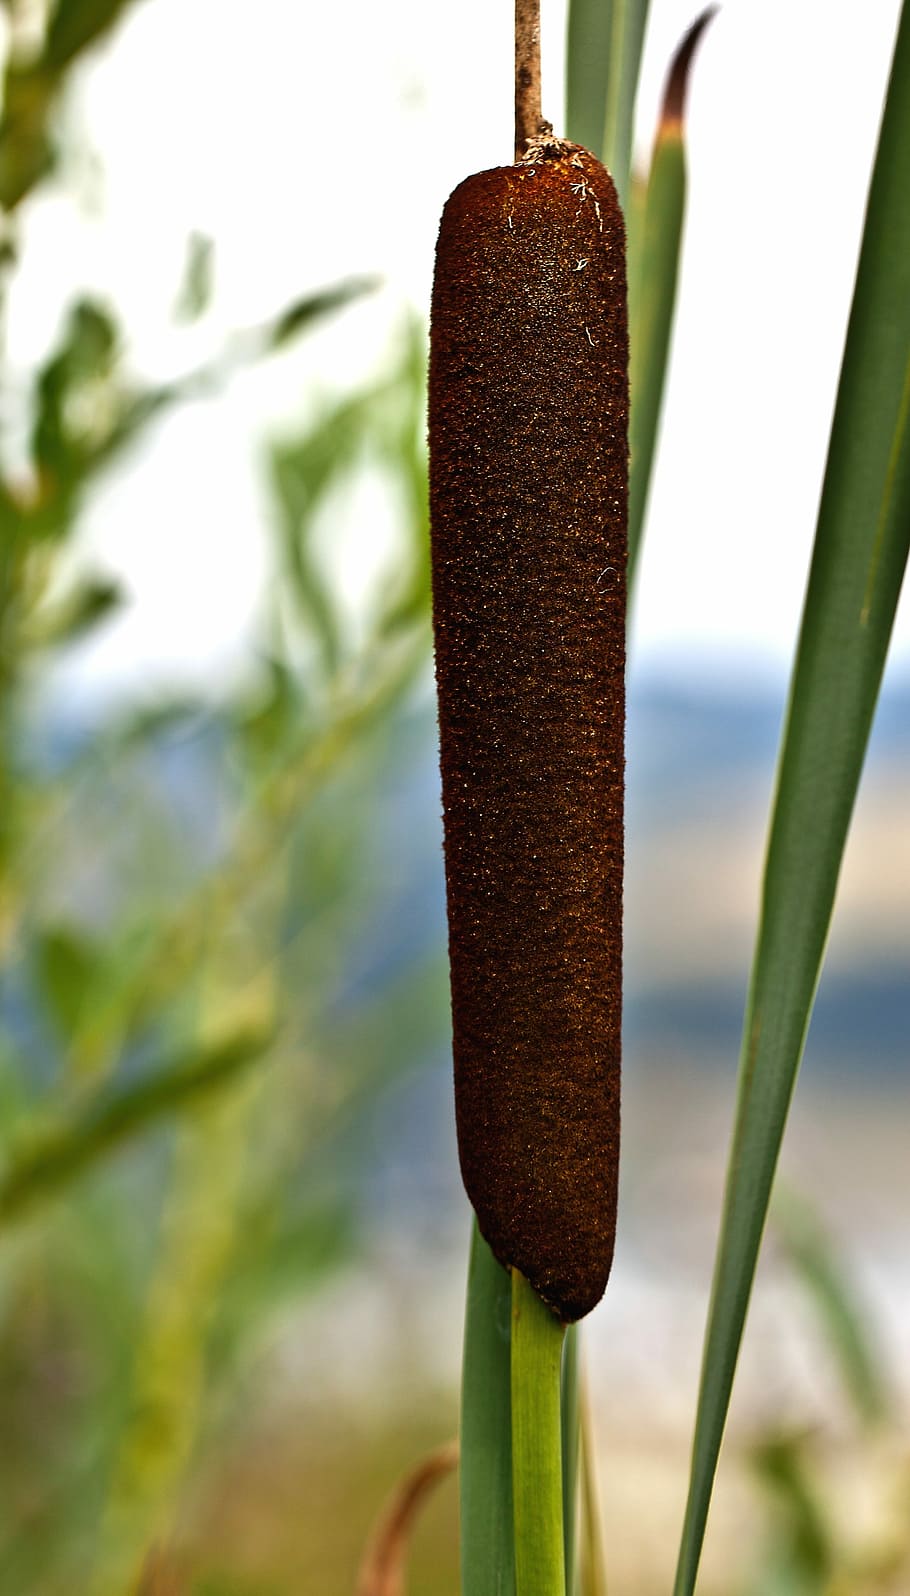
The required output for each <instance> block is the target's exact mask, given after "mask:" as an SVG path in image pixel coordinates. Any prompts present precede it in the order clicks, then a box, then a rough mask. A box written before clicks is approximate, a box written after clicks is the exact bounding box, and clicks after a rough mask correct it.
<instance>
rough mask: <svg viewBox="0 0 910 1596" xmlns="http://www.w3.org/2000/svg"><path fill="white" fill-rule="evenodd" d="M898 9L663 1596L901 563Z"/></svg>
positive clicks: (713, 1455)
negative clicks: (686, 1473)
mask: <svg viewBox="0 0 910 1596" xmlns="http://www.w3.org/2000/svg"><path fill="white" fill-rule="evenodd" d="M908 352H910V7H908V6H907V5H905V6H904V8H903V11H902V15H901V20H900V24H899V28H898V35H897V42H896V45H895V53H894V61H893V66H892V73H891V81H890V86H889V91H888V98H887V102H886V105H885V112H884V117H883V120H882V127H881V134H880V138H879V146H878V151H877V155H876V162H875V169H874V172H873V177H872V184H871V188H870V193H869V202H868V207H867V212H866V223H865V229H864V234H863V245H862V251H861V255H860V262H859V268H858V272H857V281H856V288H855V292H854V298H853V306H852V309H851V314H850V325H849V329H848V333H847V344H846V348H845V352H844V360H843V366H842V369H841V380H840V385H839V390H838V399H837V405H836V409H835V415H834V422H833V426H832V432H831V443H830V449H829V456H828V465H827V469H826V475H825V485H824V489H823V493H822V502H821V507H820V510H819V520H818V528H817V532H816V540H815V549H814V553H813V559H812V567H811V571H810V576H809V586H808V591H807V595H806V603H805V608H804V612H803V621H802V627H801V632H800V640H799V645H798V649H797V659H796V665H795V668H794V675H793V681H792V685H791V692H790V702H789V708H788V715H787V722H786V727H785V732H784V739H783V744H782V751H781V759H780V766H779V772H778V784H777V793H776V799H775V805H774V811H773V819H772V825H771V834H770V839H769V845H768V855H767V862H766V867H765V880H764V889H763V899H762V912H761V922H760V926H759V935H758V943H757V948H756V954H755V959H754V963H753V972H752V979H751V984H750V995H749V1001H748V1005H747V1011H746V1020H745V1026H744V1040H743V1054H742V1060H741V1066H740V1089H739V1101H738V1104H737V1114H736V1129H735V1134H734V1140H733V1147H732V1152H731V1158H730V1165H729V1170H728V1176H727V1190H726V1196H725V1202H724V1214H723V1219H722V1224H721V1235H720V1240H719V1243H718V1250H717V1258H716V1264H715V1276H714V1286H713V1290H712V1299H711V1306H710V1309H709V1315H708V1328H707V1332H706V1341H705V1352H704V1361H703V1367H702V1381H701V1389H700V1395H699V1408H698V1417H697V1421H696V1433H695V1442H694V1450H693V1464H692V1474H691V1479H690V1490H689V1500H688V1503H687V1508H686V1518H685V1523H684V1527H683V1536H682V1545H681V1549H680V1560H679V1565H678V1569H677V1578H676V1585H675V1592H676V1596H691V1593H692V1592H693V1590H694V1588H695V1579H696V1574H697V1569H698V1562H699V1557H700V1553H701V1547H702V1542H703V1539H704V1531H705V1524H706V1521H707V1513H708V1506H709V1502H710V1495H711V1489H712V1485H713V1480H714V1474H715V1470H716V1466H717V1459H718V1455H719V1451H720V1445H721V1439H722V1436H723V1430H724V1425H725V1422H726V1416H727V1411H728V1407H729V1400H730V1392H731V1388H732V1383H733V1375H734V1371H735V1367H736V1360H737V1355H738V1351H739V1345H740V1341H741V1338H742V1332H743V1327H744V1324H745V1317H746V1312H747V1308H748V1303H749V1296H750V1293H751V1288H752V1281H753V1276H754V1272H755V1265H756V1261H757V1257H758V1251H759V1247H760V1243H761V1237H762V1232H763V1229H764V1224H765V1219H766V1215H767V1210H768V1202H769V1199H770V1194H771V1186H772V1182H773V1178H774V1171H775V1167H776V1162H777V1156H778V1152H779V1149H780V1143H781V1139H782V1136H783V1130H784V1125H785V1122H786V1116H787V1110H788V1108H789V1103H790V1098H791V1095H792V1092H793V1087H794V1084H795V1080H796V1073H797V1069H798V1066H799V1062H800V1058H801V1056H802V1050H803V1044H804V1041H805V1036H806V1031H807V1029H808V1023H809V1016H810V1013H811V1008H812V1003H813V999H814V996H815V989H816V986H817V983H818V978H819V973H820V969H821V961H822V957H823V953H824V946H825V940H826V937H827V933H828V926H829V924H830V918H831V912H832V908H833V903H834V895H835V891H836V887H837V880H838V874H839V871H840V864H841V858H842V855H843V850H844V845H845V842H846V835H847V829H848V826H849V821H850V816H851V814H852V810H853V803H854V800H855V797H856V791H857V788H858V785H859V779H860V774H861V771H862V763H863V758H864V755H865V749H866V744H867V741H868V737H869V732H870V729H871V725H872V718H873V714H874V711H875V705H876V701H877V697H878V690H879V686H880V682H881V677H882V673H883V670H884V664H885V657H886V654H887V648H888V643H889V639H890V635H891V629H892V625H893V620H894V614H895V611H896V608H897V602H898V597H899V594H900V587H901V582H902V578H903V572H904V569H905V566H906V562H907V556H908V550H910V358H908Z"/></svg>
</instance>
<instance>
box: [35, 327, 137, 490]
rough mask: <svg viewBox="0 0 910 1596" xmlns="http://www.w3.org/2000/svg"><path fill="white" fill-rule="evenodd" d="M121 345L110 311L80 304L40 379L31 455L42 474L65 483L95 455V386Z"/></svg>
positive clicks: (107, 369)
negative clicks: (90, 456) (93, 443)
mask: <svg viewBox="0 0 910 1596" xmlns="http://www.w3.org/2000/svg"><path fill="white" fill-rule="evenodd" d="M116 347H117V328H116V325H115V323H114V320H113V318H112V316H111V315H110V312H109V311H108V310H107V309H106V308H105V307H104V306H103V305H100V304H98V303H96V302H95V301H94V300H90V299H81V300H79V301H78V302H77V303H76V304H75V305H74V306H73V308H72V310H71V312H70V315H69V319H68V321H67V324H66V329H65V331H64V336H63V340H62V342H61V344H60V347H59V348H58V349H57V350H56V352H55V353H54V354H53V355H52V357H51V359H50V360H49V361H48V363H47V365H46V366H45V367H44V369H43V370H42V372H41V373H40V375H39V377H38V385H37V393H36V403H35V422H34V426H33V429H32V455H33V457H34V460H35V463H36V465H37V466H38V469H39V471H41V472H48V473H50V475H51V477H52V478H54V479H55V480H59V481H61V482H63V483H66V482H67V481H68V479H69V478H70V477H71V476H73V475H74V474H76V473H78V471H79V470H80V468H81V466H82V463H83V460H84V458H85V456H86V455H87V454H89V453H90V452H91V447H92V440H93V435H94V434H95V433H96V431H97V430H98V424H97V421H96V418H95V416H94V415H93V406H92V401H93V398H94V393H93V388H94V387H95V385H97V384H98V383H103V382H104V381H105V380H106V379H107V378H108V377H109V376H110V372H111V367H112V364H113V360H114V355H115V351H116ZM102 425H103V423H102Z"/></svg>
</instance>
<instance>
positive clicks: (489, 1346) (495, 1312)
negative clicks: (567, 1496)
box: [459, 1219, 515, 1596]
mask: <svg viewBox="0 0 910 1596" xmlns="http://www.w3.org/2000/svg"><path fill="white" fill-rule="evenodd" d="M511 1312H512V1285H511V1281H510V1279H509V1275H508V1273H507V1271H506V1270H505V1269H503V1268H502V1266H501V1265H500V1264H499V1263H497V1261H496V1259H495V1258H494V1257H493V1254H492V1252H491V1251H490V1249H489V1247H488V1246H487V1244H486V1242H485V1241H484V1239H483V1237H482V1236H481V1234H480V1231H479V1229H478V1228H477V1221H476V1219H475V1221H474V1225H473V1231H472V1236H471V1261H470V1264H469V1266H468V1295H467V1306H466V1312H465V1337H464V1365H463V1375H462V1390H461V1462H460V1465H459V1491H460V1498H461V1590H462V1596H515V1549H514V1525H513V1512H512V1399H511V1391H510V1382H511V1372H510V1346H511Z"/></svg>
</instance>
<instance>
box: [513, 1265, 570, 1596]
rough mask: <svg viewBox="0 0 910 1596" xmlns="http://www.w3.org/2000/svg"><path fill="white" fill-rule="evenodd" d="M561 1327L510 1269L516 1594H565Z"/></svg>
mask: <svg viewBox="0 0 910 1596" xmlns="http://www.w3.org/2000/svg"><path fill="white" fill-rule="evenodd" d="M564 1336H565V1326H564V1325H563V1324H561V1323H560V1321H559V1320H558V1319H557V1318H556V1316H555V1314H553V1313H551V1311H550V1309H549V1308H548V1307H547V1305H546V1303H545V1302H542V1301H541V1299H540V1297H538V1295H537V1293H536V1291H534V1290H533V1288H532V1287H531V1286H529V1285H528V1282H527V1281H526V1280H525V1278H524V1276H523V1275H522V1274H520V1273H519V1271H518V1270H517V1269H513V1270H512V1500H513V1504H514V1512H515V1593H516V1596H566V1571H565V1543H564V1539H563V1527H562V1526H563V1519H562V1434H561V1420H560V1375H561V1370H562V1348H563V1339H564Z"/></svg>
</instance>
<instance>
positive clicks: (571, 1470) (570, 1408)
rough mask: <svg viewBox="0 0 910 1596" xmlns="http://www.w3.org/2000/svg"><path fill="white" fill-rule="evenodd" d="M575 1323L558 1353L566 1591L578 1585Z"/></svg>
mask: <svg viewBox="0 0 910 1596" xmlns="http://www.w3.org/2000/svg"><path fill="white" fill-rule="evenodd" d="M580 1339H581V1331H580V1328H579V1326H578V1325H577V1324H570V1325H569V1327H568V1329H567V1330H566V1335H565V1345H564V1347H563V1354H562V1406H561V1414H562V1524H563V1543H564V1547H565V1565H566V1591H567V1592H568V1596H575V1593H576V1591H577V1589H578V1474H579V1460H580V1448H581V1415H580V1411H579V1403H580V1399H581V1398H580V1386H581V1374H580V1363H581V1359H580V1349H579V1341H580Z"/></svg>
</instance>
